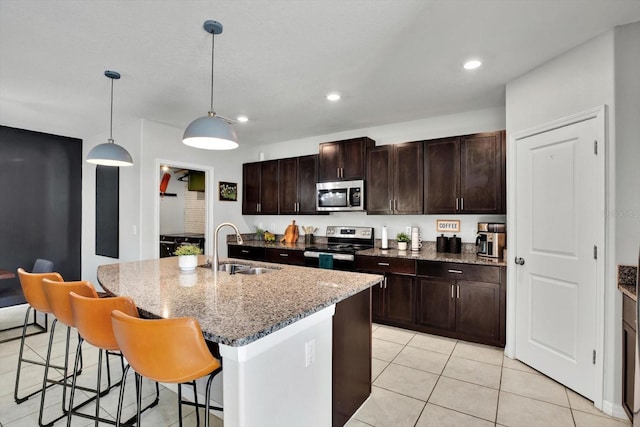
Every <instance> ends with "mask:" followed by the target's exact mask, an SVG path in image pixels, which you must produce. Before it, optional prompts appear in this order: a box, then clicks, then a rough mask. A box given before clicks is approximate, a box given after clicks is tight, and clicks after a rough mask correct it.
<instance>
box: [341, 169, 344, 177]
mask: <svg viewBox="0 0 640 427" xmlns="http://www.w3.org/2000/svg"><path fill="white" fill-rule="evenodd" d="M340 178H344V168H340Z"/></svg>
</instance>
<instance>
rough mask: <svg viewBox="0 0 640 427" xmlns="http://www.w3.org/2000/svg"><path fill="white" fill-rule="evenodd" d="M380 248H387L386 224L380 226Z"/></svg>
mask: <svg viewBox="0 0 640 427" xmlns="http://www.w3.org/2000/svg"><path fill="white" fill-rule="evenodd" d="M381 247H382V249H387V248H388V247H389V236H387V226H386V225H385V226H383V227H382V245H381Z"/></svg>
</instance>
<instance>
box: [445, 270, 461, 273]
mask: <svg viewBox="0 0 640 427" xmlns="http://www.w3.org/2000/svg"><path fill="white" fill-rule="evenodd" d="M448 271H449V273H453V274H462V273H464V272H463V271H462V270H448Z"/></svg>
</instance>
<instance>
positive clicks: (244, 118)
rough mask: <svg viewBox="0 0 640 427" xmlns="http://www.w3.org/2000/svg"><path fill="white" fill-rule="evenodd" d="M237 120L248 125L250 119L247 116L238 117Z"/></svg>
mask: <svg viewBox="0 0 640 427" xmlns="http://www.w3.org/2000/svg"><path fill="white" fill-rule="evenodd" d="M236 119H237V120H238V121H239V122H240V123H246V122H248V121H249V117H247V116H238V117H236Z"/></svg>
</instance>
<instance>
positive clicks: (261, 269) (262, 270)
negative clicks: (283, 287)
mask: <svg viewBox="0 0 640 427" xmlns="http://www.w3.org/2000/svg"><path fill="white" fill-rule="evenodd" d="M271 271H275V268H264V267H251V268H248V269H246V270H236V273H238V274H264V273H269V272H271Z"/></svg>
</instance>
